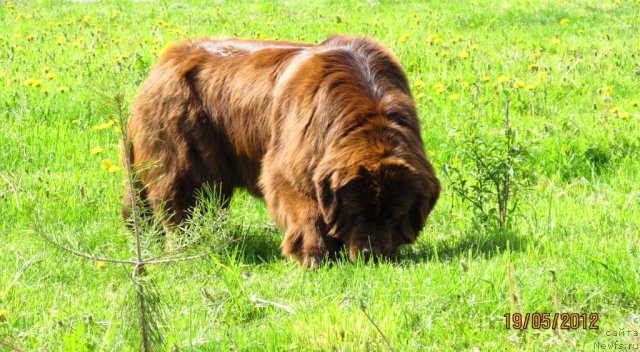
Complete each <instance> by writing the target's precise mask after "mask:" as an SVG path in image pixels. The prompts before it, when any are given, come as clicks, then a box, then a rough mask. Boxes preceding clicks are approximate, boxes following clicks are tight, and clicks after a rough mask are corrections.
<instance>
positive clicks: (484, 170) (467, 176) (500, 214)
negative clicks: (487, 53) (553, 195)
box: [445, 98, 531, 229]
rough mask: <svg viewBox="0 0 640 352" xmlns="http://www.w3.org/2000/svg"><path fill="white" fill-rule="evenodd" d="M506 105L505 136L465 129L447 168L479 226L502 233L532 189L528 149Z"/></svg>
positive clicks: (475, 126)
mask: <svg viewBox="0 0 640 352" xmlns="http://www.w3.org/2000/svg"><path fill="white" fill-rule="evenodd" d="M509 103H510V102H509V99H508V98H507V101H506V108H505V117H504V129H503V130H502V131H501V132H502V133H494V134H490V133H488V134H481V133H482V132H481V131H492V130H495V129H492V128H486V127H485V126H478V124H468V125H466V126H464V130H463V131H458V132H459V133H460V134H462V138H461V145H462V148H461V149H460V151H459V153H458V156H457V157H456V158H454V161H453V162H452V163H451V164H446V165H445V171H446V174H447V175H448V177H449V180H450V183H449V184H450V186H451V188H452V190H453V191H454V192H455V194H457V195H458V196H459V197H460V198H461V199H462V201H463V202H464V203H467V204H468V206H469V207H470V208H471V209H472V212H473V215H474V223H475V225H476V226H480V227H486V226H493V227H497V228H498V229H503V228H505V227H507V226H509V225H510V224H511V222H512V219H513V215H514V213H515V212H516V210H517V208H518V205H519V200H520V199H519V198H518V196H519V195H520V193H521V192H522V191H523V190H525V189H526V188H527V187H528V185H529V174H530V172H531V170H530V167H529V166H528V165H527V163H526V159H525V158H526V155H527V153H528V149H529V148H528V145H527V144H526V143H524V142H523V141H521V140H519V139H518V132H517V130H516V129H515V128H513V127H512V126H511V125H510V122H509Z"/></svg>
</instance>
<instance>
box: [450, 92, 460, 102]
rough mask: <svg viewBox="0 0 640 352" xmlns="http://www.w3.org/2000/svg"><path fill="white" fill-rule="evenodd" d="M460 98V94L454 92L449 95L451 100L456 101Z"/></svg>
mask: <svg viewBox="0 0 640 352" xmlns="http://www.w3.org/2000/svg"><path fill="white" fill-rule="evenodd" d="M458 99H460V94H457V93H453V94H451V95H449V100H451V101H456V100H458Z"/></svg>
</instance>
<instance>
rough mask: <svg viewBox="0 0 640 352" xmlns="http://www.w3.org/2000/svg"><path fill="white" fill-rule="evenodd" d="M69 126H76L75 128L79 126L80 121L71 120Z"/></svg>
mask: <svg viewBox="0 0 640 352" xmlns="http://www.w3.org/2000/svg"><path fill="white" fill-rule="evenodd" d="M71 124H72V125H76V126H77V125H79V124H80V120H79V119H74V120H71Z"/></svg>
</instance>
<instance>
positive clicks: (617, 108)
mask: <svg viewBox="0 0 640 352" xmlns="http://www.w3.org/2000/svg"><path fill="white" fill-rule="evenodd" d="M619 111H620V107H619V106H614V107H612V108H611V112H612V113H614V114H615V113H617V112H619Z"/></svg>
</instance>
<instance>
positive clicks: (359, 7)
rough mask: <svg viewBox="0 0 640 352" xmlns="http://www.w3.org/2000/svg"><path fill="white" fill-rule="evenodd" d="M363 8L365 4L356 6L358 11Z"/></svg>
mask: <svg viewBox="0 0 640 352" xmlns="http://www.w3.org/2000/svg"><path fill="white" fill-rule="evenodd" d="M363 7H364V4H363V3H361V2H359V3H357V4H356V8H357V9H361V8H363Z"/></svg>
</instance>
